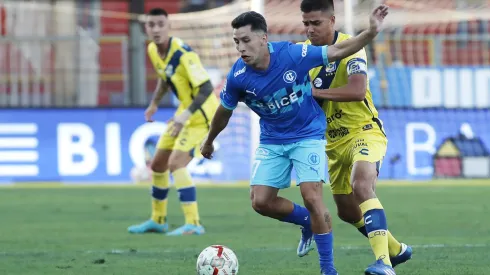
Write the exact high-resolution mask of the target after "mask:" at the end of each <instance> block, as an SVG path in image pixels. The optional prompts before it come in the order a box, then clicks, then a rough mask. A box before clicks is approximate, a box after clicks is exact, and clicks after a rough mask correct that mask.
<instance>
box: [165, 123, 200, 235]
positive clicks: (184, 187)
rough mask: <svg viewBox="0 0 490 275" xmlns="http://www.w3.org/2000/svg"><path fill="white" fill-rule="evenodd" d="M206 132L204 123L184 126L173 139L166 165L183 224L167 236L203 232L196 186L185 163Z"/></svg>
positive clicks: (189, 159) (194, 151)
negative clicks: (179, 206)
mask: <svg viewBox="0 0 490 275" xmlns="http://www.w3.org/2000/svg"><path fill="white" fill-rule="evenodd" d="M207 132H208V128H207V126H206V125H200V126H192V127H184V128H183V129H182V131H181V132H180V134H179V136H178V137H177V139H176V141H175V146H174V150H173V151H172V154H171V156H170V159H169V164H168V167H169V170H170V173H171V174H172V177H173V179H174V184H175V188H176V189H177V192H178V193H179V200H180V204H181V207H182V212H183V213H184V218H185V222H184V225H183V226H181V227H179V228H177V229H175V230H173V231H172V232H170V233H168V234H167V235H169V236H180V235H192V234H193V235H201V234H204V227H203V226H202V225H201V223H200V217H199V209H198V204H197V194H196V193H197V192H196V186H195V184H194V182H193V181H192V177H191V175H190V173H189V171H188V170H187V165H188V164H189V162H191V160H192V159H193V158H194V156H195V153H198V152H199V150H198V146H199V145H200V144H201V142H202V140H203V138H204V137H205V136H206V134H207ZM196 149H197V150H196Z"/></svg>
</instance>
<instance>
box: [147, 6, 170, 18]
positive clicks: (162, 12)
mask: <svg viewBox="0 0 490 275" xmlns="http://www.w3.org/2000/svg"><path fill="white" fill-rule="evenodd" d="M148 15H165V16H167V17H168V12H167V11H166V10H164V9H162V8H153V9H151V10H150V11H149V12H148Z"/></svg>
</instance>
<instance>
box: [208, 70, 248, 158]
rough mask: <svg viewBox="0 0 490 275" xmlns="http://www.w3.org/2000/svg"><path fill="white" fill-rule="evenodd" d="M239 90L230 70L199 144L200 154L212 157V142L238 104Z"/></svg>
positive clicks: (224, 126) (226, 123)
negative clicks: (215, 108) (204, 135)
mask: <svg viewBox="0 0 490 275" xmlns="http://www.w3.org/2000/svg"><path fill="white" fill-rule="evenodd" d="M239 94H240V90H239V88H238V85H237V83H235V79H234V76H233V71H230V73H229V74H228V77H227V79H226V82H225V85H224V86H223V90H221V93H220V99H221V104H220V106H219V107H218V109H217V110H216V113H215V114H214V117H213V120H212V121H211V126H210V128H209V133H208V136H207V137H206V139H205V140H204V142H203V144H202V146H201V154H202V155H203V157H205V158H208V159H210V158H212V154H213V151H214V147H213V142H214V140H215V139H216V138H217V137H218V135H219V134H220V133H221V132H222V131H223V130H224V129H225V128H226V126H227V125H228V122H229V121H230V118H231V116H232V115H233V110H235V108H236V107H237V106H238V101H239Z"/></svg>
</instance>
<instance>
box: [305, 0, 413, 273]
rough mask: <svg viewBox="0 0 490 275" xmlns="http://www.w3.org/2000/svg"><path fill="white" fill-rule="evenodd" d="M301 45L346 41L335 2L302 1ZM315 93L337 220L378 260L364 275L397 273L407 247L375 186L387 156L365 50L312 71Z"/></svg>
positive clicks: (331, 43) (326, 0)
mask: <svg viewBox="0 0 490 275" xmlns="http://www.w3.org/2000/svg"><path fill="white" fill-rule="evenodd" d="M301 11H302V17H303V24H304V26H305V31H306V33H307V36H308V40H306V41H305V42H304V43H307V44H313V45H316V46H323V45H333V44H336V43H339V42H341V41H344V40H346V39H349V37H350V36H349V35H347V34H344V33H341V32H338V31H335V29H334V25H335V15H334V4H333V0H303V1H302V3H301ZM310 78H311V80H312V82H313V86H314V92H313V95H314V96H315V97H316V98H317V100H318V102H319V103H320V104H321V106H322V108H323V110H324V111H325V114H326V117H327V132H326V135H327V147H326V153H327V156H328V172H329V176H330V185H331V190H332V193H333V197H334V200H335V202H336V204H337V209H338V215H339V217H340V219H342V220H343V221H345V222H348V223H351V224H353V225H354V226H356V227H357V228H358V229H359V231H360V232H361V233H362V234H363V235H365V236H366V237H368V238H369V242H370V244H371V247H372V250H373V252H374V254H375V256H376V260H377V261H376V262H375V263H374V264H372V265H370V266H369V267H368V268H367V269H366V271H365V274H395V273H394V270H393V269H392V267H391V266H393V267H394V266H396V265H398V264H400V263H403V262H405V261H407V260H408V259H410V258H411V254H412V249H411V247H409V246H407V245H405V244H401V243H399V242H398V241H397V240H396V239H395V238H394V237H393V235H391V233H390V232H389V231H388V226H387V222H386V216H385V213H384V210H383V207H382V205H381V203H380V201H379V200H378V199H377V197H376V194H375V191H374V190H375V184H376V180H377V176H378V173H379V169H380V167H381V162H382V160H383V158H384V156H385V153H386V146H387V138H386V135H385V133H384V130H383V125H382V122H381V120H380V119H379V118H378V112H377V110H376V108H375V107H374V105H373V101H372V96H371V92H370V90H369V82H368V77H367V58H366V52H365V50H364V49H363V50H361V51H359V52H357V53H356V54H354V55H352V56H349V57H347V58H344V59H342V60H339V61H337V62H331V63H330V64H328V65H327V66H322V67H317V68H315V69H312V70H311V71H310Z"/></svg>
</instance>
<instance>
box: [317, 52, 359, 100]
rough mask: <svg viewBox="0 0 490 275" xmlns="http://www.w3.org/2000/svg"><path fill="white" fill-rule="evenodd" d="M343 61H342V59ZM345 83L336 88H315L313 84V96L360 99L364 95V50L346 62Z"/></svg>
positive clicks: (329, 98) (333, 98)
mask: <svg viewBox="0 0 490 275" xmlns="http://www.w3.org/2000/svg"><path fill="white" fill-rule="evenodd" d="M342 62H344V61H342ZM346 63H347V64H346V68H347V72H346V73H347V77H348V78H347V79H348V81H347V84H346V85H344V86H341V87H338V88H331V89H317V88H315V87H314V86H312V88H313V96H314V97H316V98H321V99H327V100H331V101H336V102H351V101H362V100H364V98H365V97H366V89H367V66H366V59H365V52H364V51H361V52H360V53H359V55H356V56H353V57H352V58H350V59H348V60H347V62H346Z"/></svg>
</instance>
